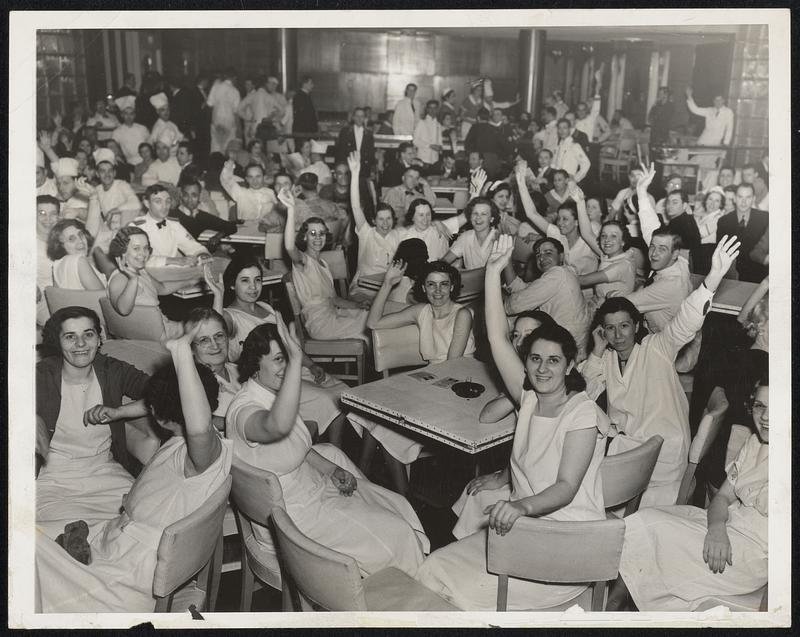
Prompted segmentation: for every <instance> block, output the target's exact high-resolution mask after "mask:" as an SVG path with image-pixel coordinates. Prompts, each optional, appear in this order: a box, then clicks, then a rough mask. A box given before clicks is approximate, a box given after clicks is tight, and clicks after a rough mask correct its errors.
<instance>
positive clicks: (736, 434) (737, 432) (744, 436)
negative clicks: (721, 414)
mask: <svg viewBox="0 0 800 637" xmlns="http://www.w3.org/2000/svg"><path fill="white" fill-rule="evenodd" d="M752 433H753V430H752V429H750V427H748V426H747V425H736V424H733V425H731V435H730V437H729V438H728V448H727V449H726V451H725V466H726V467H727V466H728V465H729V464H730V463H731V462H733V461H734V460H736V456H738V455H739V452H740V451H741V450H742V447H744V443H746V442H747V440H748V438H750V436H751V435H752Z"/></svg>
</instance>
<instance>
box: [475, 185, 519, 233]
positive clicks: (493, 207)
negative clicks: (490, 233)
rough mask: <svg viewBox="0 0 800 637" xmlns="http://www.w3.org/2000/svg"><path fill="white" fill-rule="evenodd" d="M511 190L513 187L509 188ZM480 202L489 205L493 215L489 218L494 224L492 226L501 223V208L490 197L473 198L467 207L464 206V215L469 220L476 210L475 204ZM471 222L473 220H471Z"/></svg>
mask: <svg viewBox="0 0 800 637" xmlns="http://www.w3.org/2000/svg"><path fill="white" fill-rule="evenodd" d="M498 190H499V187H498ZM510 192H511V189H510V188H509V193H510ZM479 204H484V205H486V206H489V214H490V215H491V218H490V220H489V225H490V226H492V228H496V227H497V224H498V223H500V209H499V208H498V207H497V204H496V203H495V202H494V201H492V199H491V198H489V197H475V198H474V199H471V200H470V201H469V203H468V204H467V207H466V208H464V216H465V217H466V218H467V220H469V219H470V216H471V215H472V211H473V210H475V206H477V205H479ZM470 223H472V222H471V221H470Z"/></svg>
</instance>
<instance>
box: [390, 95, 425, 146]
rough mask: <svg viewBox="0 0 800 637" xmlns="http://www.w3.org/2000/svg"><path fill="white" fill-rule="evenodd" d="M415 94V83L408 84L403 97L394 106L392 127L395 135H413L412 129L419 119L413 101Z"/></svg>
mask: <svg viewBox="0 0 800 637" xmlns="http://www.w3.org/2000/svg"><path fill="white" fill-rule="evenodd" d="M416 94H417V85H416V84H409V85H408V86H406V90H405V93H404V95H405V97H403V98H402V99H401V100H400V101H399V102H397V105H396V106H395V107H394V116H393V117H392V129H393V130H394V134H395V135H413V134H414V129H415V128H416V126H417V122H418V121H419V115H418V112H419V110H418V108H417V105H416V104H415V103H414V96H415V95H416Z"/></svg>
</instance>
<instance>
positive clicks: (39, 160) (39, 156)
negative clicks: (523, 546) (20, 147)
mask: <svg viewBox="0 0 800 637" xmlns="http://www.w3.org/2000/svg"><path fill="white" fill-rule="evenodd" d="M36 167H37V168H44V153H43V152H42V149H41V148H37V149H36Z"/></svg>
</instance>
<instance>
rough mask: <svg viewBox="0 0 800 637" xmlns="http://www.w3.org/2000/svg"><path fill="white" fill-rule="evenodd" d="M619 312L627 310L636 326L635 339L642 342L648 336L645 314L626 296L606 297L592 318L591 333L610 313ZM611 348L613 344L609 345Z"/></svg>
mask: <svg viewBox="0 0 800 637" xmlns="http://www.w3.org/2000/svg"><path fill="white" fill-rule="evenodd" d="M617 312H626V313H627V314H628V316H630V317H631V321H633V324H634V325H635V326H636V334H635V335H634V340H635V341H636V342H637V343H641V342H642V340H643V339H644V337H645V336H647V334H648V332H647V327H646V326H645V324H644V316H643V315H642V313H641V312H640V311H639V310H638V309H636V306H635V305H634V304H633V303H632V302H631V301H629V300H628V299H626V298H625V297H624V296H612V297H611V298H610V299H606V300H605V301H604V302H603V304H602V305H601V306H600V307H599V308H597V311H596V312H595V313H594V318H593V319H592V325H591V327H590V328H589V333H591V332H593V331H594V330H595V329H596V328H597V327H599V326H600V325H602V324H603V321H604V320H605V318H606V316H607V315H608V314H616V313H617ZM608 347H609V348H610V347H611V345H609V346H608Z"/></svg>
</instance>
